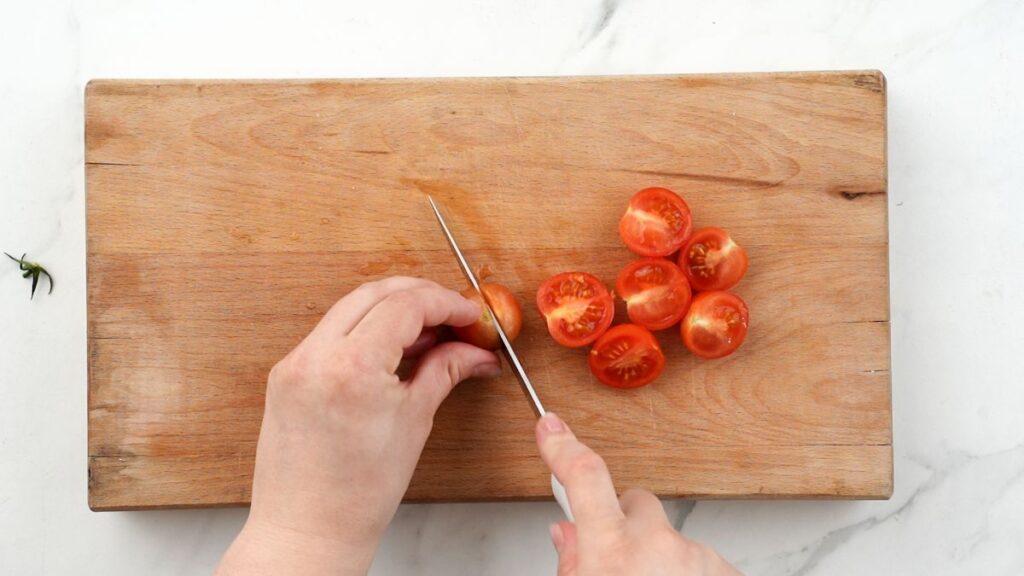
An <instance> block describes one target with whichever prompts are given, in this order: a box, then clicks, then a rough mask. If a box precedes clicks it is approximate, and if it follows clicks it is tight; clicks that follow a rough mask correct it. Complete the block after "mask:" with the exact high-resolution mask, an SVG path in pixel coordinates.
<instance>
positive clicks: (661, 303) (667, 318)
mask: <svg viewBox="0 0 1024 576" xmlns="http://www.w3.org/2000/svg"><path fill="white" fill-rule="evenodd" d="M615 292H616V293H618V295H619V297H620V298H622V299H623V300H625V301H626V312H627V313H628V314H629V319H630V321H631V322H633V323H634V324H639V325H641V326H643V327H644V328H647V329H648V330H664V329H665V328H668V327H670V326H672V325H673V324H675V323H676V322H679V321H680V320H682V318H683V316H684V315H685V314H686V311H687V310H688V309H689V308H690V298H691V292H690V283H689V282H687V280H686V276H685V275H684V274H683V271H682V270H680V269H679V267H678V266H676V265H675V264H674V263H672V262H670V261H668V260H663V259H660V258H644V259H642V260H635V261H633V262H630V263H629V264H628V265H627V266H626V267H625V268H623V270H622V272H620V273H619V278H618V280H617V281H616V282H615Z"/></svg>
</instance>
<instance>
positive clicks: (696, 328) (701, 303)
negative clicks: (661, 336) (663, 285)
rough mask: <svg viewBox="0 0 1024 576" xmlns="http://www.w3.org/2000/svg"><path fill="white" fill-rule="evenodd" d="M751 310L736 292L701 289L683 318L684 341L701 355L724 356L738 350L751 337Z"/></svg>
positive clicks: (681, 330) (681, 329) (709, 356)
mask: <svg viewBox="0 0 1024 576" xmlns="http://www.w3.org/2000/svg"><path fill="white" fill-rule="evenodd" d="M749 323H750V312H749V311H748V310H747V305H746V304H745V303H744V302H743V300H741V299H740V297H739V296H737V295H735V294H733V293H732V292H722V291H714V292H701V293H700V294H697V295H696V296H694V297H693V303H692V304H690V311H689V312H687V313H686V317H685V318H683V323H682V325H681V326H680V334H681V335H682V337H683V344H685V345H686V347H687V348H689V349H690V352H693V353H694V354H695V355H697V356H700V357H701V358H708V359H714V358H721V357H723V356H728V355H729V354H732V353H733V352H735V351H736V349H737V348H739V347H740V344H743V339H744V338H746V337H747V325H748V324H749Z"/></svg>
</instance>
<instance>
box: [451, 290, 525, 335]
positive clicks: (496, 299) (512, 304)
mask: <svg viewBox="0 0 1024 576" xmlns="http://www.w3.org/2000/svg"><path fill="white" fill-rule="evenodd" d="M480 290H481V291H483V294H484V297H485V298H487V303H488V304H490V305H491V309H492V310H494V314H495V315H496V316H497V317H498V322H501V328H502V329H503V330H504V331H505V335H506V336H508V339H509V341H510V342H511V341H512V340H515V339H516V337H517V336H519V331H520V330H522V328H523V310H522V308H520V307H519V302H518V301H517V300H516V297H515V295H514V294H512V292H511V291H510V290H509V289H508V288H506V287H504V286H502V285H501V284H489V283H486V284H481V285H480ZM462 295H463V296H465V297H466V298H469V299H470V300H473V301H474V302H476V303H477V304H480V305H481V306H480V308H481V309H483V314H481V315H480V318H479V319H478V320H477V321H476V322H473V323H472V324H470V325H469V326H454V327H452V332H454V333H455V337H456V338H458V339H459V340H461V341H463V342H468V343H470V344H472V345H474V346H479V347H480V348H484V349H487V350H497V349H498V348H500V347H501V338H499V337H498V331H497V330H495V328H494V319H493V317H492V316H491V314H490V313H489V312H488V311H487V307H485V306H483V300H482V299H481V298H480V293H479V292H477V291H476V290H474V289H473V287H472V286H471V287H469V288H466V289H465V290H463V291H462Z"/></svg>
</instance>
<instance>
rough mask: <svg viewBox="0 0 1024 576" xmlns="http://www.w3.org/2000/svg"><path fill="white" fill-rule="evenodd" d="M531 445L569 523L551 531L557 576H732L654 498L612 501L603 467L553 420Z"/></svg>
mask: <svg viewBox="0 0 1024 576" xmlns="http://www.w3.org/2000/svg"><path fill="white" fill-rule="evenodd" d="M537 445H538V446H539V447H540V453H541V457H542V458H543V459H544V462H545V463H546V464H547V465H548V468H550V469H551V471H552V472H553V473H554V474H555V477H556V478H558V480H559V481H560V482H561V483H562V484H563V485H564V486H565V491H566V493H567V495H568V496H569V504H570V506H571V507H572V511H573V515H574V516H575V517H576V522H575V523H573V522H558V523H556V524H552V525H551V540H552V542H553V543H554V545H555V549H556V550H557V551H558V575H559V576H569V575H572V576H590V575H592V574H611V575H620V574H629V575H641V576H644V575H659V576H661V575H665V576H669V575H673V576H676V575H678V576H732V575H737V574H740V572H739V571H737V570H736V569H735V568H733V567H732V566H731V565H730V564H729V563H728V562H726V561H725V560H723V559H722V557H721V556H719V555H718V554H717V553H716V552H715V551H714V550H712V549H711V548H710V547H708V546H706V545H704V544H700V543H698V542H694V541H693V540H690V539H688V538H685V537H683V536H682V535H681V534H679V532H677V531H676V530H675V529H674V528H673V527H672V524H671V523H670V522H669V521H668V517H667V516H666V515H665V509H664V508H663V507H662V505H661V502H660V501H659V500H658V499H657V498H656V497H655V496H654V494H651V493H650V492H648V491H646V490H638V489H632V490H627V491H626V492H625V493H624V494H623V495H622V497H621V498H619V497H617V496H616V494H615V486H614V485H613V484H612V478H611V475H610V474H609V473H608V467H607V466H606V465H605V463H604V460H602V459H601V457H600V456H598V455H597V453H596V452H594V451H593V450H591V449H590V448H588V447H587V446H586V445H584V444H583V443H582V442H580V441H579V440H577V439H576V436H575V435H574V434H573V433H572V431H571V430H569V427H568V426H567V425H566V424H565V422H563V421H562V420H561V419H560V418H559V417H558V416H557V415H555V414H553V413H550V412H549V413H548V414H547V415H546V416H544V417H543V418H541V419H540V420H539V421H538V422H537Z"/></svg>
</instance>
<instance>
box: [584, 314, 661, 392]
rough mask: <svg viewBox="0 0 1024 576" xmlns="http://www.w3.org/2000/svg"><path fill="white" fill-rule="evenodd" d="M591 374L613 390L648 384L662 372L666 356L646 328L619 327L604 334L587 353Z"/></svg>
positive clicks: (626, 325) (635, 326)
mask: <svg viewBox="0 0 1024 576" xmlns="http://www.w3.org/2000/svg"><path fill="white" fill-rule="evenodd" d="M589 363H590V371H591V372H592V373H593V374H594V376H596V377H597V379H598V380H600V381H601V382H603V383H604V384H607V385H608V386H611V387H613V388H638V387H640V386H643V385H645V384H650V383H651V382H654V380H655V379H656V378H657V377H658V376H659V375H660V374H661V372H662V371H663V370H664V369H665V354H664V353H663V352H662V351H661V347H660V346H658V340H657V339H656V338H655V337H654V334H651V333H650V332H649V331H648V330H647V329H646V328H644V327H642V326H637V325H636V324H620V325H618V326H615V327H613V328H611V329H610V330H608V331H607V332H605V333H604V336H601V338H599V339H598V341H597V343H596V344H594V347H593V348H592V349H591V350H590V358H589Z"/></svg>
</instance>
